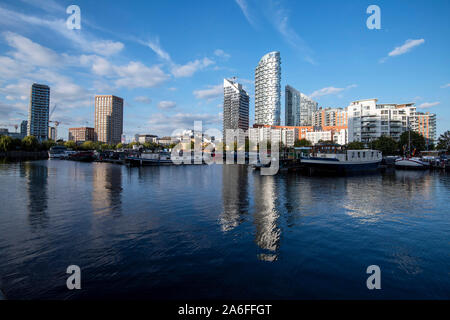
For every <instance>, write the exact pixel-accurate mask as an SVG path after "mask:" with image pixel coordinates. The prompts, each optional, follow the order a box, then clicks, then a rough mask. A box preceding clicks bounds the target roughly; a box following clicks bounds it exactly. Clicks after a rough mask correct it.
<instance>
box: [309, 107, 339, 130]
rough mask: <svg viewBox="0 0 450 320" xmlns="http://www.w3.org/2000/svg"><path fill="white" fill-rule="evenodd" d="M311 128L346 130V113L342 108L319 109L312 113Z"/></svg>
mask: <svg viewBox="0 0 450 320" xmlns="http://www.w3.org/2000/svg"><path fill="white" fill-rule="evenodd" d="M312 126H314V127H321V128H325V127H336V128H342V129H346V128H347V127H348V114H347V111H346V110H344V109H342V108H319V109H318V110H316V111H315V112H314V113H313V117H312Z"/></svg>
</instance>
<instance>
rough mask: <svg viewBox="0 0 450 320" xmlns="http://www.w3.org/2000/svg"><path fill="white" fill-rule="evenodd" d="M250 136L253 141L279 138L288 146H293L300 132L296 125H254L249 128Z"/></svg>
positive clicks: (258, 141) (280, 141) (279, 140)
mask: <svg viewBox="0 0 450 320" xmlns="http://www.w3.org/2000/svg"><path fill="white" fill-rule="evenodd" d="M248 137H249V140H251V141H253V143H260V142H262V141H273V140H278V142H279V143H283V145H284V146H286V147H293V146H294V143H295V141H296V140H297V139H298V137H299V133H298V128H296V127H283V126H259V125H254V126H253V128H250V129H249V131H248Z"/></svg>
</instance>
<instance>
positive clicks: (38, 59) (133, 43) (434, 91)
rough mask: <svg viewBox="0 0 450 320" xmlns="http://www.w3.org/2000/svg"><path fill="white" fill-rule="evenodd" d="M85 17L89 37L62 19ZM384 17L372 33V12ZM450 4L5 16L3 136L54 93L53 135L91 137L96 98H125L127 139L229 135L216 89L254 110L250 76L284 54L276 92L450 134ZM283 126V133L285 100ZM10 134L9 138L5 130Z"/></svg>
mask: <svg viewBox="0 0 450 320" xmlns="http://www.w3.org/2000/svg"><path fill="white" fill-rule="evenodd" d="M71 4H76V5H78V6H79V7H80V9H81V30H69V29H67V28H66V24H65V22H66V19H67V17H68V16H69V15H68V14H67V13H66V8H67V7H68V6H69V5H71ZM371 4H376V5H378V6H379V7H380V9H381V29H380V30H369V29H368V28H367V27H366V20H367V18H368V17H369V14H367V13H366V9H367V7H368V6H369V5H371ZM449 13H450V1H438V0H433V1H411V0H410V1H397V0H390V1H376V2H373V1H358V0H352V1H347V0H345V1H344V0H343V1H337V0H332V1H321V0H317V1H287V0H285V1H283V0H281V1H275V0H228V1H225V0H224V1H219V0H217V1H209V0H193V1H174V0H166V1H137V0H136V1H105V0H96V1H81V0H79V1H76V2H73V1H70V2H69V1H56V0H46V1H34V0H3V1H2V2H1V3H0V127H5V126H7V125H13V124H16V123H20V121H21V120H22V119H26V114H27V109H28V99H29V98H28V95H29V90H30V86H31V83H32V82H39V83H46V84H49V85H50V87H51V92H52V96H51V104H52V106H53V104H55V103H56V104H57V108H56V110H55V112H54V114H53V115H52V119H53V120H59V121H60V122H61V125H60V127H59V132H58V136H59V137H63V138H65V139H67V128H69V127H75V126H86V125H88V126H93V122H94V96H95V94H114V95H117V96H120V97H123V98H124V99H125V108H124V133H125V134H126V135H127V138H128V139H130V138H132V136H133V135H134V134H135V133H156V134H158V135H160V136H161V135H166V134H170V133H172V131H173V130H175V129H187V128H192V127H193V122H194V120H202V121H203V125H204V127H205V128H208V127H215V128H218V129H221V125H222V118H221V117H222V107H221V106H222V98H223V91H222V87H221V86H222V83H223V78H224V77H232V76H236V77H238V79H239V81H241V82H242V83H243V84H244V87H245V88H246V89H247V91H248V92H249V94H250V97H251V100H250V102H251V110H250V119H251V123H252V122H253V120H254V99H253V98H254V86H253V79H254V69H255V67H256V65H257V63H258V61H259V59H260V58H261V57H262V56H263V55H264V54H265V53H267V52H270V51H274V50H277V51H280V52H281V59H282V88H283V90H284V86H285V85H286V84H290V85H291V86H293V87H295V88H297V89H298V90H300V91H301V92H304V93H306V94H308V95H311V96H312V97H313V98H314V99H315V100H316V101H318V102H319V105H320V106H323V107H345V106H347V105H348V104H349V103H350V102H351V101H354V100H358V99H365V98H378V99H379V102H381V103H403V102H415V103H416V105H417V107H418V111H423V112H426V111H430V112H435V113H436V114H437V123H438V134H440V133H442V132H443V131H445V130H449V129H450V110H449V101H450V65H449V62H450V61H449V57H450V54H449V52H450V19H449V18H448V14H449ZM282 98H283V100H282V101H283V103H282V122H283V121H284V95H283V97H282ZM9 128H10V129H13V128H12V127H9Z"/></svg>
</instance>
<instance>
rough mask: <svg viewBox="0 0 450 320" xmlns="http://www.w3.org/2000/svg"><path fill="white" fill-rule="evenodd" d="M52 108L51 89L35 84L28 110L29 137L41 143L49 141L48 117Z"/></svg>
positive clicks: (32, 87)
mask: <svg viewBox="0 0 450 320" xmlns="http://www.w3.org/2000/svg"><path fill="white" fill-rule="evenodd" d="M49 108H50V87H49V86H47V85H43V84H38V83H33V85H32V86H31V93H30V105H29V108H28V123H27V135H28V136H34V137H36V138H37V139H38V140H39V141H44V140H47V139H48V117H49Z"/></svg>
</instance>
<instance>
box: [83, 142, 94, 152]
mask: <svg viewBox="0 0 450 320" xmlns="http://www.w3.org/2000/svg"><path fill="white" fill-rule="evenodd" d="M80 147H81V149H83V150H95V149H97V144H96V143H95V142H93V141H85V142H83V143H82V144H81V146H80Z"/></svg>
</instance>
